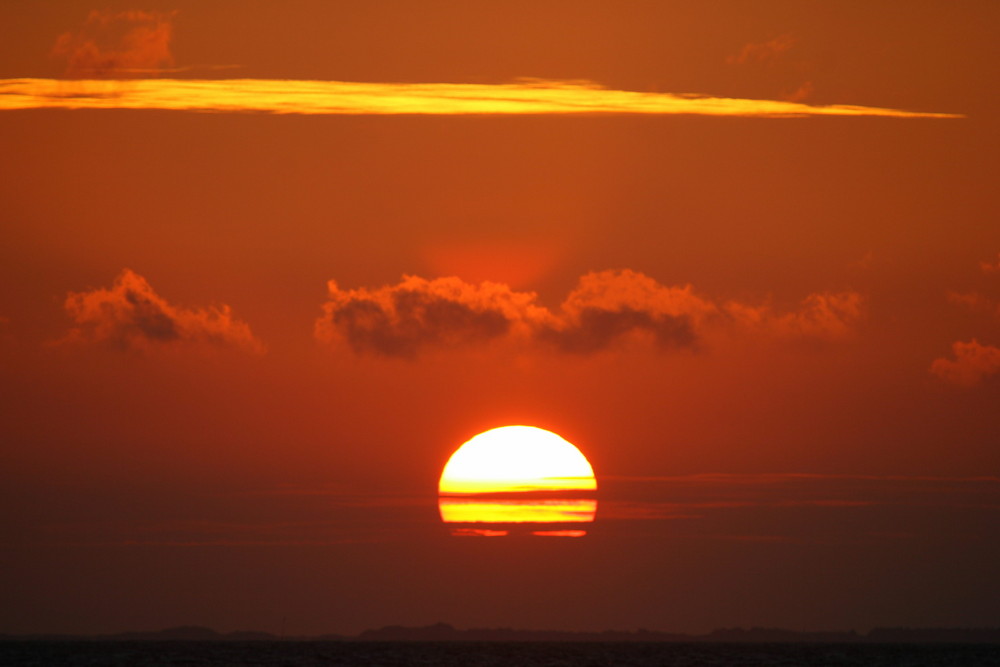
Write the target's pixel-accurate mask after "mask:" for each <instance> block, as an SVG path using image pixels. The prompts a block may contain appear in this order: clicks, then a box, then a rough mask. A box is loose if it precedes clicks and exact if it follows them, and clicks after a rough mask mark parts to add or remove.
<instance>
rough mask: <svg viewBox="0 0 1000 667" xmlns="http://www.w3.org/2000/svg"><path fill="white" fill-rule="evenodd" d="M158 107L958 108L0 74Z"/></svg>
mask: <svg viewBox="0 0 1000 667" xmlns="http://www.w3.org/2000/svg"><path fill="white" fill-rule="evenodd" d="M39 108H58V109H165V110H177V111H201V112H228V113H236V112H257V113H274V114H334V115H336V114H345V115H395V114H424V115H490V114H494V115H507V114H512V115H518V114H520V115H532V114H534V115H541V114H567V115H581V114H646V115H673V114H687V115H701V116H760V117H770V118H791V117H803V116H885V117H892V118H960V117H961V116H960V115H957V114H946V113H923V112H913V111H901V110H898V109H882V108H877V107H865V106H852V105H844V104H836V105H829V106H811V105H807V104H800V103H796V102H784V101H777V100H752V99H734V98H724V97H709V96H702V95H689V94H675V93H646V92H635V91H627V90H609V89H606V88H601V87H599V86H597V85H594V84H590V83H581V82H565V81H536V80H530V81H524V82H517V83H508V84H468V83H356V82H347V81H296V80H285V79H221V80H202V79H133V80H127V81H126V80H72V81H69V80H59V79H2V80H0V110H13V109H39Z"/></svg>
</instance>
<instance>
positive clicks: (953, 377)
mask: <svg viewBox="0 0 1000 667" xmlns="http://www.w3.org/2000/svg"><path fill="white" fill-rule="evenodd" d="M951 347H952V351H953V352H954V354H955V359H954V360H951V359H944V358H942V359H935V360H934V362H933V363H932V364H931V373H933V374H934V375H936V376H938V377H939V378H941V379H942V380H944V381H945V382H949V383H951V384H955V385H959V386H963V387H971V386H974V385H977V384H979V383H980V382H981V381H982V380H983V379H985V378H987V377H989V376H991V375H996V374H997V373H1000V348H998V347H994V346H992V345H982V344H980V343H979V342H978V341H977V340H976V339H974V338H973V339H972V340H971V341H969V342H968V343H963V342H961V341H957V342H955V343H954V344H953V345H952V346H951Z"/></svg>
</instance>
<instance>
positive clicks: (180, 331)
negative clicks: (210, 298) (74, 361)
mask: <svg viewBox="0 0 1000 667" xmlns="http://www.w3.org/2000/svg"><path fill="white" fill-rule="evenodd" d="M65 307H66V312H67V313H68V314H69V316H70V317H71V318H72V319H73V321H74V323H75V324H76V326H75V327H74V328H73V329H71V330H70V333H69V336H68V337H67V340H69V341H78V342H90V343H106V344H109V345H111V346H112V347H116V348H119V349H123V350H126V349H139V350H145V349H150V348H153V347H157V346H165V345H175V344H182V343H188V344H199V343H202V344H210V345H216V346H221V347H234V348H239V349H242V350H244V351H247V352H253V353H261V352H263V351H264V346H263V345H262V344H261V342H260V341H259V340H257V338H255V337H254V335H253V334H252V333H251V332H250V327H249V326H247V324H246V323H244V322H241V321H239V320H236V319H234V318H233V316H232V313H231V312H230V309H229V306H226V305H223V306H220V307H212V308H209V309H200V308H198V309H187V308H179V307H177V306H172V305H170V304H169V303H167V302H166V301H164V300H163V299H162V298H161V297H160V296H159V295H157V294H156V292H154V291H153V288H152V287H150V286H149V283H148V282H146V279H145V278H143V277H142V276H140V275H139V274H137V273H135V272H134V271H131V270H129V269H125V270H123V271H122V272H121V274H120V275H119V276H118V277H117V278H116V279H115V283H114V285H113V286H112V287H111V289H95V290H91V291H89V292H71V293H70V294H69V295H68V296H67V297H66V302H65Z"/></svg>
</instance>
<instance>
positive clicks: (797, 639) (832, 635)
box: [0, 623, 1000, 644]
mask: <svg viewBox="0 0 1000 667" xmlns="http://www.w3.org/2000/svg"><path fill="white" fill-rule="evenodd" d="M0 641H187V642H190V641H213V642H218V641H239V642H246V641H343V642H359V641H360V642H400V641H401V642H708V643H763V642H766V643H865V644H916V643H956V644H1000V628H875V629H873V630H871V631H870V632H869V633H867V634H859V633H857V632H854V631H853V630H851V631H847V632H799V631H795V630H781V629H779V628H756V627H755V628H749V629H744V628H720V629H717V630H713V631H712V632H709V633H707V634H701V635H691V634H682V633H672V632H658V631H655V630H644V629H640V630H636V631H622V630H605V631H603V632H572V631H561V630H514V629H511V628H471V629H468V630H459V629H457V628H455V627H453V626H451V625H448V624H447V623H437V624H435V625H428V626H423V627H403V626H400V625H388V626H385V627H383V628H379V629H377V630H365V631H363V632H361V633H359V634H357V635H337V634H323V635H309V636H291V637H289V636H280V635H275V634H271V633H269V632H257V631H241V632H226V633H221V632H216V631H215V630H212V629H211V628H205V627H201V626H194V625H190V626H180V627H176V628H167V629H165V630H158V631H153V632H119V633H115V634H102V635H65V634H30V635H13V634H3V633H0Z"/></svg>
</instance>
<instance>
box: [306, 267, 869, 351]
mask: <svg viewBox="0 0 1000 667" xmlns="http://www.w3.org/2000/svg"><path fill="white" fill-rule="evenodd" d="M860 316H861V297H860V296H859V295H857V294H855V293H846V294H814V295H811V296H810V297H808V298H807V299H806V300H805V302H804V303H803V306H802V307H801V308H800V309H799V310H797V311H793V312H788V313H775V312H773V311H772V310H771V309H770V308H767V307H755V306H748V305H745V304H740V303H736V302H730V303H725V304H718V303H715V302H713V301H711V300H709V299H707V298H705V297H702V296H699V295H697V294H695V293H694V291H693V289H692V287H691V286H690V285H685V286H683V287H671V286H665V285H661V284H659V283H657V282H656V281H655V280H653V279H652V278H650V277H648V276H645V275H643V274H641V273H637V272H635V271H630V270H621V271H601V272H594V273H589V274H587V275H585V276H583V277H582V278H581V279H580V281H579V283H578V285H577V287H576V288H575V289H574V290H573V291H572V292H571V293H570V294H569V296H567V298H566V299H565V300H564V301H563V303H562V305H561V306H560V308H559V309H558V310H556V311H550V310H549V309H547V308H545V307H544V306H541V305H539V304H538V303H537V296H536V295H535V294H534V293H531V292H515V291H513V290H512V289H511V288H510V287H509V286H507V285H503V284H500V283H491V282H483V283H479V284H471V283H466V282H464V281H462V280H461V279H459V278H454V277H451V278H438V279H434V280H427V279H424V278H420V277H417V276H406V277H404V278H403V280H402V281H401V282H400V283H399V284H397V285H390V286H384V287H379V288H374V289H368V288H360V289H354V290H343V289H341V288H340V287H339V286H338V285H337V283H336V282H334V281H330V283H329V298H328V300H327V302H326V303H325V304H324V305H323V313H322V315H321V316H320V317H319V318H318V319H317V321H316V325H315V335H316V338H317V339H318V340H320V341H321V342H325V343H333V344H335V343H338V342H346V344H347V345H348V346H349V347H350V348H351V349H352V350H353V351H354V352H357V353H372V354H377V355H382V356H387V357H397V358H409V359H412V358H415V357H416V356H417V355H418V354H419V353H420V352H421V351H423V350H425V349H429V348H434V347H456V346H467V345H472V344H482V343H487V342H490V341H500V340H516V341H519V342H521V343H523V344H529V345H534V346H539V347H543V348H544V347H547V348H554V349H556V350H559V351H561V352H566V353H575V354H591V353H596V352H600V351H602V350H607V349H609V348H612V347H613V346H615V345H616V344H619V343H620V342H622V341H625V340H628V339H634V338H640V339H645V340H648V341H651V342H652V343H654V344H655V345H656V346H657V347H659V348H660V349H684V348H687V349H693V348H696V347H697V346H698V345H699V343H700V342H701V340H702V339H703V337H704V336H705V335H706V334H707V333H708V331H709V330H710V329H713V328H726V327H736V328H738V329H741V330H743V331H759V332H763V333H766V334H769V335H773V336H778V337H807V338H821V339H835V338H841V337H843V336H845V335H847V334H848V333H849V332H850V331H851V328H852V325H853V323H854V321H855V320H856V319H858V318H859V317H860Z"/></svg>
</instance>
